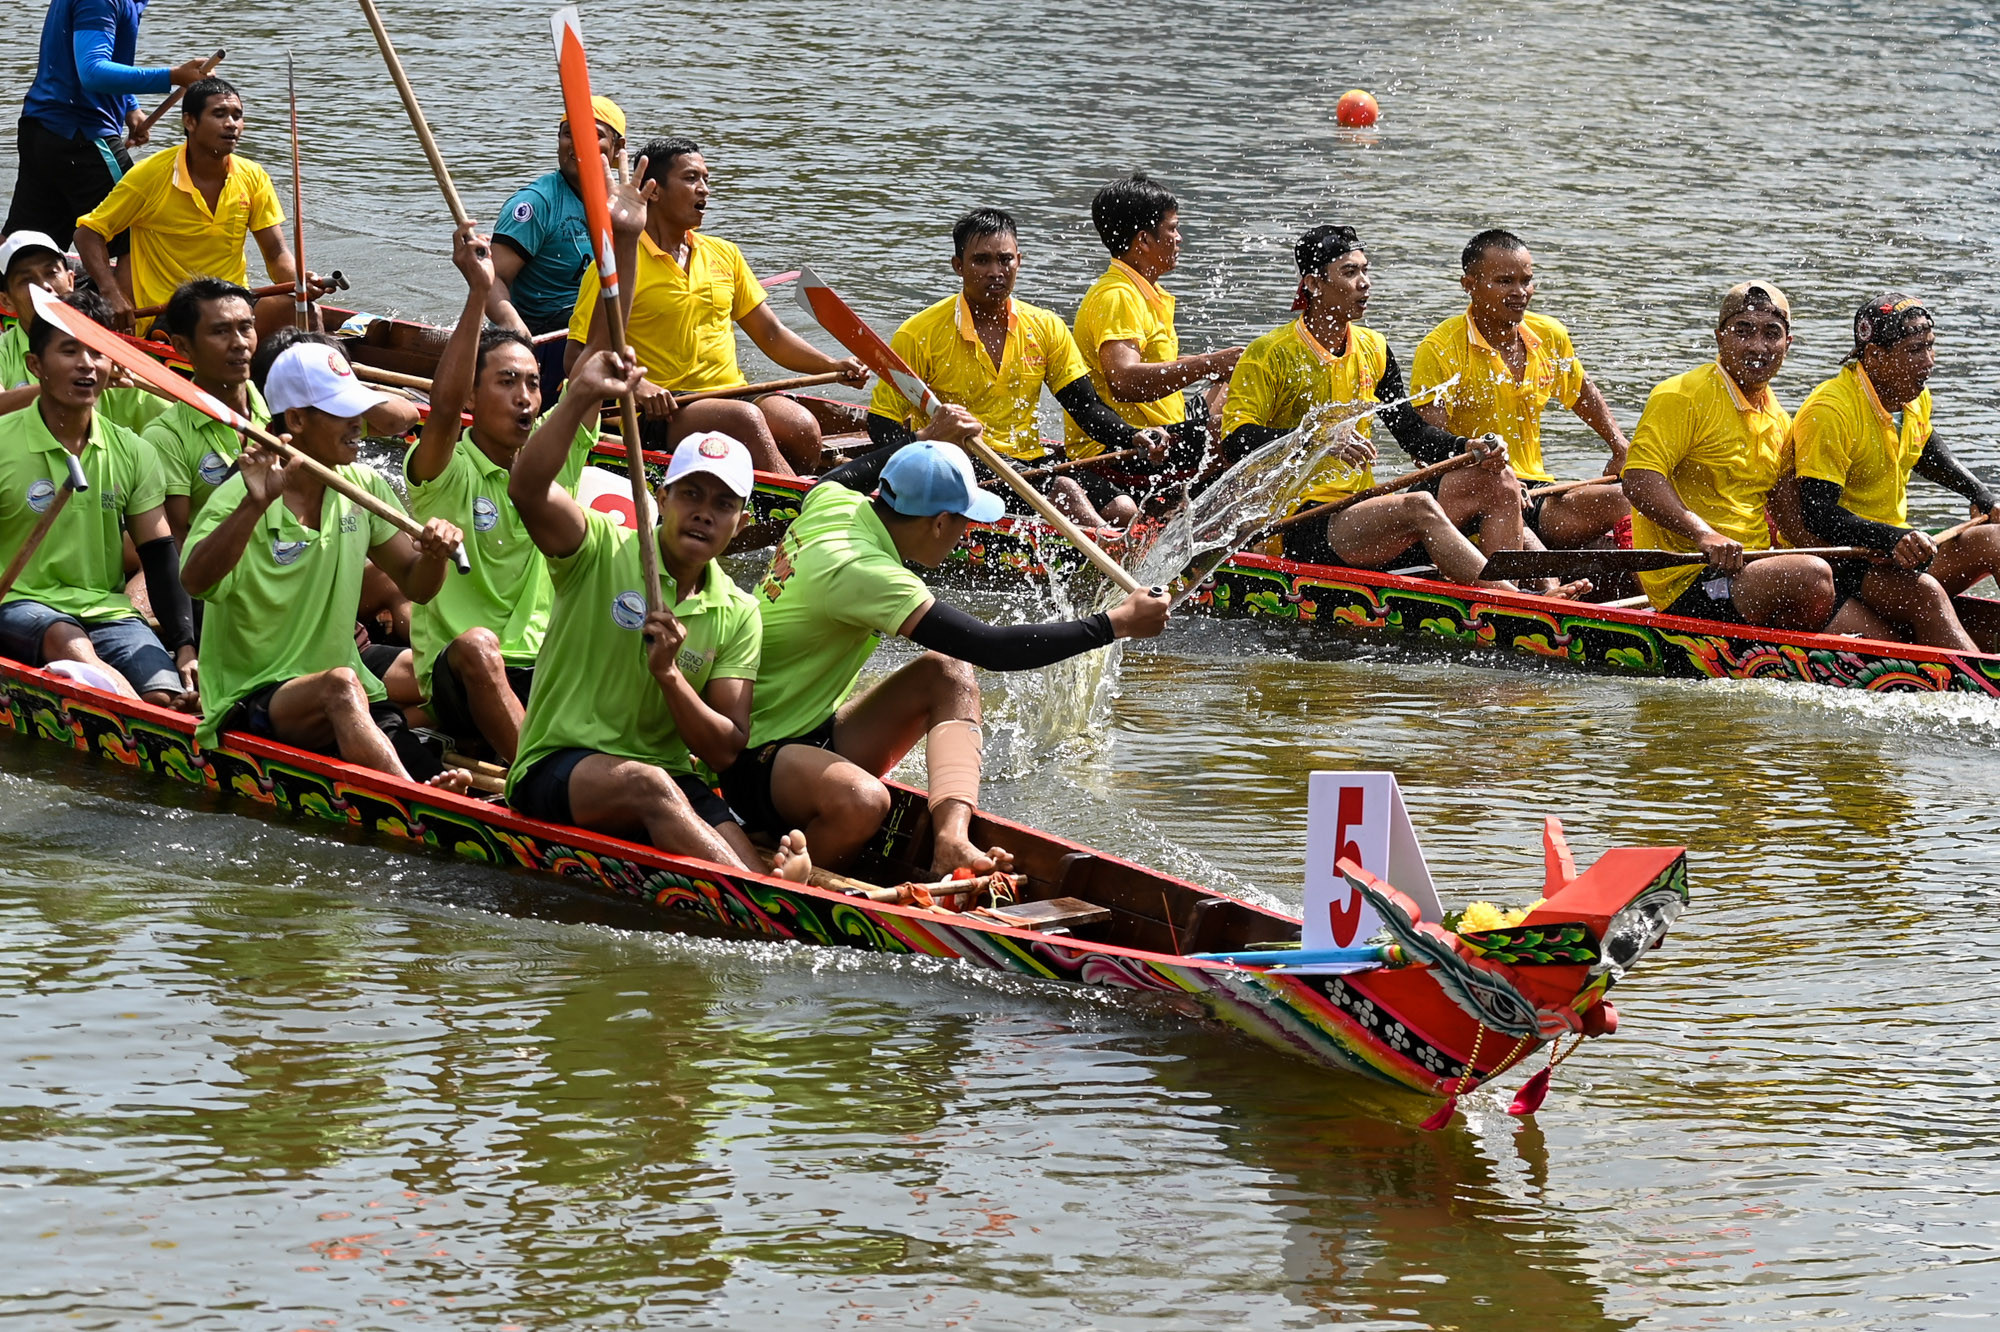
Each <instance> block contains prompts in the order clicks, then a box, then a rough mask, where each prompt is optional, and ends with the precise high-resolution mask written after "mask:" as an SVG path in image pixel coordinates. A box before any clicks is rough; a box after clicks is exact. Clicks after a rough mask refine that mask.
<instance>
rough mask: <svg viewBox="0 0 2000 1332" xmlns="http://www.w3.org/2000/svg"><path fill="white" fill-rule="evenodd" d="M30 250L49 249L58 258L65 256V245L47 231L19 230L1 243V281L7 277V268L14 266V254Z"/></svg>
mask: <svg viewBox="0 0 2000 1332" xmlns="http://www.w3.org/2000/svg"><path fill="white" fill-rule="evenodd" d="M30 250H47V251H48V252H49V253H50V254H52V255H54V256H55V257H56V258H58V259H60V258H62V257H63V247H62V246H60V245H58V244H56V241H55V237H53V236H51V235H49V234H48V233H47V232H46V231H17V232H15V233H14V234H13V235H11V236H9V237H8V238H7V240H6V243H5V244H0V281H4V280H5V279H6V276H7V270H8V269H9V268H12V267H13V266H14V256H15V255H17V254H26V253H27V252H28V251H30Z"/></svg>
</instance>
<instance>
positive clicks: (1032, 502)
mask: <svg viewBox="0 0 2000 1332" xmlns="http://www.w3.org/2000/svg"><path fill="white" fill-rule="evenodd" d="M962 447H963V448H964V449H965V451H966V452H967V453H969V454H971V455H972V456H973V457H975V458H977V459H978V460H979V461H980V462H982V463H984V464H985V465H986V468H987V470H988V471H990V472H992V473H993V474H994V475H995V476H997V477H999V478H1000V479H1001V480H1002V481H1005V482H1006V483H1007V484H1008V485H1009V486H1010V487H1012V488H1013V491H1014V493H1015V494H1016V495H1019V496H1020V497H1021V498H1022V499H1023V500H1024V501H1026V502H1027V505H1028V507H1029V508H1031V509H1033V510H1034V511H1035V512H1036V513H1038V514H1040V515H1041V516H1042V518H1043V520H1044V521H1046V522H1047V523H1048V525H1049V526H1050V527H1053V528H1055V529H1056V531H1058V532H1060V533H1062V534H1063V536H1064V537H1065V538H1067V539H1068V541H1069V543H1070V544H1071V545H1072V546H1075V547H1076V548H1077V549H1078V550H1080V551H1082V552H1083V557H1084V558H1085V559H1087V560H1089V561H1090V562H1091V563H1092V564H1094V565H1096V566H1097V570H1098V572H1099V573H1101V574H1103V575H1104V576H1105V577H1106V578H1109V579H1110V580H1111V581H1112V582H1113V583H1115V584H1117V585H1118V586H1119V587H1120V588H1122V589H1124V590H1125V591H1126V592H1140V591H1144V589H1143V588H1141V587H1140V586H1139V580H1138V579H1136V578H1134V577H1133V576H1132V575H1131V574H1130V573H1129V572H1127V571H1126V568H1125V566H1124V565H1122V564H1120V563H1119V562H1118V561H1116V560H1114V559H1112V558H1111V557H1110V556H1109V555H1107V554H1105V553H1104V549H1103V547H1101V546H1099V545H1098V544H1097V543H1096V542H1095V541H1092V540H1091V539H1090V537H1089V536H1088V535H1087V534H1085V532H1084V530H1083V529H1082V528H1080V527H1078V526H1077V525H1076V524H1075V523H1073V522H1071V521H1070V520H1069V519H1068V518H1067V517H1066V516H1064V514H1063V512H1062V510H1060V509H1058V508H1057V507H1056V506H1055V505H1054V504H1051V503H1050V502H1049V498H1048V496H1046V495H1044V494H1042V492H1041V491H1039V490H1036V489H1035V488H1034V487H1033V486H1031V485H1029V484H1028V483H1027V482H1026V481H1024V480H1022V479H1021V474H1020V473H1019V472H1017V471H1015V470H1014V469H1013V467H1012V466H1010V465H1009V464H1008V462H1007V460H1006V459H1005V458H1003V457H1001V456H1000V454H999V453H998V452H996V451H995V450H994V448H993V446H992V445H990V444H988V443H987V442H986V441H985V440H984V439H982V438H980V437H979V436H977V435H975V436H974V437H973V438H971V439H969V440H967V441H965V443H964V445H962Z"/></svg>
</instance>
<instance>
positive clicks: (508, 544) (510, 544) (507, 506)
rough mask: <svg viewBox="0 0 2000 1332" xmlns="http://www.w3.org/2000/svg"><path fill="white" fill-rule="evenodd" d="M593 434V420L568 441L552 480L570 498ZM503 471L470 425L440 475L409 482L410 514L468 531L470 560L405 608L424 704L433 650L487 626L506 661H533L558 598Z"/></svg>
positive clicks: (406, 470)
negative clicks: (423, 600) (425, 598)
mask: <svg viewBox="0 0 2000 1332" xmlns="http://www.w3.org/2000/svg"><path fill="white" fill-rule="evenodd" d="M537 424H539V422H538V423H537ZM598 433H599V432H598V427H597V425H596V423H595V422H593V423H591V424H590V425H586V426H584V427H583V428H582V429H581V430H578V431H577V432H576V439H575V440H574V441H572V442H571V444H570V450H569V461H568V462H567V463H565V464H564V465H563V469H562V472H561V473H560V474H559V475H558V476H557V478H556V480H557V482H558V483H559V484H560V485H561V486H562V488H563V489H564V490H567V491H569V492H570V493H571V494H572V495H574V494H575V493H576V482H577V478H578V477H579V476H581V475H582V474H583V467H584V464H585V463H587V462H588V461H590V451H591V449H592V448H593V447H594V446H595V445H596V444H597V436H598ZM415 452H416V450H415V449H411V450H410V453H406V454H404V455H403V469H404V470H403V478H404V480H406V481H409V480H410V475H409V466H410V454H413V453H415ZM508 475H509V473H508V471H507V469H506V468H505V467H502V466H501V465H500V464H498V463H496V462H494V461H493V460H492V459H491V458H489V457H487V456H486V454H485V452H484V451H482V450H481V449H480V447H479V446H478V445H477V444H474V443H473V442H472V432H471V431H470V430H467V431H464V432H462V433H461V434H460V435H459V437H458V443H457V444H456V445H455V446H454V447H453V449H452V453H451V461H450V462H447V463H446V464H445V465H444V470H443V471H442V472H439V473H438V474H437V475H436V476H435V477H432V478H431V479H430V480H429V481H425V482H423V483H421V484H419V483H418V482H416V481H410V513H411V514H412V515H414V516H415V517H416V518H417V520H418V521H419V522H429V521H430V520H431V519H433V518H442V519H444V520H445V521H446V522H448V523H450V524H452V525H453V526H455V527H457V528H458V530H459V531H461V532H463V533H465V556H466V560H467V561H468V562H469V563H470V564H471V565H472V572H470V573H468V574H464V575H462V576H461V575H458V574H454V575H452V576H451V577H450V578H447V579H446V580H445V584H444V590H443V591H442V592H439V593H438V594H437V596H436V597H434V598H432V600H431V602H430V603H429V604H428V605H424V606H417V607H414V608H413V609H412V610H411V612H410V646H411V647H412V648H414V649H415V650H416V654H417V656H416V665H417V681H418V683H419V684H421V685H422V686H423V691H424V698H425V700H426V701H428V700H429V698H430V696H431V668H432V667H433V666H435V665H436V664H437V658H438V654H439V653H441V652H443V651H444V650H445V649H446V648H448V647H450V646H451V644H452V642H453V640H455V639H456V638H457V637H458V636H459V635H460V634H462V633H464V632H465V631H466V630H468V629H473V628H478V627H481V626H483V627H485V628H487V629H491V630H492V631H493V632H494V633H495V634H496V635H497V636H498V637H499V639H500V656H501V657H502V659H504V660H505V661H506V663H507V664H508V665H509V666H533V665H534V664H535V658H536V657H537V656H538V655H540V653H541V650H542V640H543V638H544V637H546V636H547V634H548V631H549V606H550V604H551V603H552V602H553V601H554V600H555V591H554V588H553V585H552V584H551V583H550V582H549V569H548V561H547V560H545V559H543V558H542V552H541V551H539V550H537V549H536V548H535V543H534V541H533V540H532V539H531V538H530V537H529V536H528V529H527V526H526V524H524V523H523V522H522V521H521V514H520V511H519V510H517V509H516V508H515V507H514V503H513V501H512V500H510V499H508V498H507V479H508Z"/></svg>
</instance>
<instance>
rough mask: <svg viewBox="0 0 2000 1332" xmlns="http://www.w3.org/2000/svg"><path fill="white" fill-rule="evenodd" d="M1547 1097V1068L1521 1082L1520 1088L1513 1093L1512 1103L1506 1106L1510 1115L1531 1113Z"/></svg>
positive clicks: (1540, 1106) (1540, 1105)
mask: <svg viewBox="0 0 2000 1332" xmlns="http://www.w3.org/2000/svg"><path fill="white" fill-rule="evenodd" d="M1548 1098H1549V1070H1548V1069H1546V1068H1545V1069H1543V1070H1542V1071H1541V1072H1539V1073H1537V1074H1535V1075H1534V1076H1533V1077H1531V1078H1529V1079H1528V1080H1527V1081H1526V1082H1524V1083H1522V1084H1521V1090H1519V1091H1517V1092H1515V1093H1514V1104H1512V1105H1510V1106H1508V1107H1507V1113H1508V1114H1510V1115H1532V1114H1534V1113H1535V1111H1537V1110H1539V1109H1541V1108H1542V1102H1543V1101H1546V1100H1547V1099H1548Z"/></svg>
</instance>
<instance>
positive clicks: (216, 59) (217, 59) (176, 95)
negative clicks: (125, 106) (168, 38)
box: [125, 46, 229, 148]
mask: <svg viewBox="0 0 2000 1332" xmlns="http://www.w3.org/2000/svg"><path fill="white" fill-rule="evenodd" d="M228 54H229V48H228V47H226V46H225V47H224V48H222V49H221V50H220V51H217V52H216V53H215V54H214V55H212V56H210V57H209V58H208V59H206V60H204V61H202V62H201V77H202V78H204V79H205V78H207V77H208V76H209V75H211V74H213V73H214V72H215V67H216V66H217V65H219V64H221V63H222V57H224V56H226V55H228ZM186 93H187V88H186V87H185V86H183V87H179V88H176V89H174V90H173V91H172V92H170V93H168V94H167V100H166V101H164V102H161V103H160V104H159V105H158V106H156V107H154V108H153V114H152V115H150V116H147V117H146V118H145V119H144V120H142V121H140V122H139V128H138V129H137V130H136V131H134V134H142V133H144V132H145V131H147V130H150V129H151V128H153V126H154V125H156V124H158V123H159V120H160V117H161V116H164V115H165V114H167V112H169V111H171V110H173V109H174V108H175V107H176V106H179V105H180V100H181V98H182V96H184V95H185V94H186ZM134 134H128V135H126V136H125V146H126V147H127V148H130V147H131V146H132V139H133V137H134Z"/></svg>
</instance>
